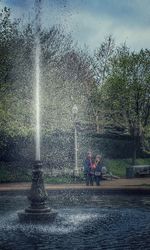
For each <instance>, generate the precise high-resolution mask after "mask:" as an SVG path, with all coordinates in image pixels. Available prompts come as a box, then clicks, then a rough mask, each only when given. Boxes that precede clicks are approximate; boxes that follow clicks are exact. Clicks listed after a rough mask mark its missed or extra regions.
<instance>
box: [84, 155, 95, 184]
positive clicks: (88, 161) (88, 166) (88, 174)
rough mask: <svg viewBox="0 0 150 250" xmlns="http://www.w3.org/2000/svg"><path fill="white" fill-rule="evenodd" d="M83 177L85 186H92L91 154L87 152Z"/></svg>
mask: <svg viewBox="0 0 150 250" xmlns="http://www.w3.org/2000/svg"><path fill="white" fill-rule="evenodd" d="M84 176H85V181H86V185H87V186H89V185H91V186H93V179H94V171H93V170H92V153H91V152H90V151H89V152H88V153H87V157H86V159H85V161H84Z"/></svg>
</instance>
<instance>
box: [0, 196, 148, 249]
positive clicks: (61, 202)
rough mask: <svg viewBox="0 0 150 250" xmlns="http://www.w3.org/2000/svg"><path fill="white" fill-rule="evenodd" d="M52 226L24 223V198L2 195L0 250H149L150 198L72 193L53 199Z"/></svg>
mask: <svg viewBox="0 0 150 250" xmlns="http://www.w3.org/2000/svg"><path fill="white" fill-rule="evenodd" d="M49 203H50V206H51V207H53V208H55V209H56V210H57V211H58V216H57V218H56V221H55V222H54V223H53V224H52V225H32V224H29V225H26V224H24V225H22V224H20V223H19V222H18V217H17V211H19V210H22V209H24V208H25V207H27V199H26V196H24V195H15V194H12V195H4V194H3V195H1V196H0V250H3V249H4V250H5V249H6V250H15V249H17V250H30V249H31V250H32V249H34V250H55V249H65V250H68V249H71V250H77V249H78V250H83V249H84V250H88V249H89V250H90V249H95V250H101V249H107V250H109V249H110V250H111V249H114V250H118V249H120V250H124V249H127V250H130V249H133V250H135V249H138V250H139V249H144V250H149V249H150V237H149V235H150V211H149V208H150V197H149V196H126V195H124V196H121V195H114V196H112V195H100V194H94V193H93V194H92V193H90V194H82V193H76V194H75V195H72V193H65V194H62V193H61V194H60V193H57V192H55V193H54V194H51V195H50V199H49Z"/></svg>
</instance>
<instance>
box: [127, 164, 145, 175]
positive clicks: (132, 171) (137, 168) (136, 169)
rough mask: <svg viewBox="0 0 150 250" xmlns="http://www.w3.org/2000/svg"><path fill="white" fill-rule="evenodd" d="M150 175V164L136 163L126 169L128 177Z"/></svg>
mask: <svg viewBox="0 0 150 250" xmlns="http://www.w3.org/2000/svg"><path fill="white" fill-rule="evenodd" d="M149 175H150V165H134V166H130V167H128V168H127V169H126V177H127V178H132V177H142V176H149Z"/></svg>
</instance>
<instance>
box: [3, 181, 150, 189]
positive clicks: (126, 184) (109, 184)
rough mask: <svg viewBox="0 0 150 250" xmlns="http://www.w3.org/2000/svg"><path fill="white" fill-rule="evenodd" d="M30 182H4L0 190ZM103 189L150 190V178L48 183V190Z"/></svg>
mask: <svg viewBox="0 0 150 250" xmlns="http://www.w3.org/2000/svg"><path fill="white" fill-rule="evenodd" d="M30 186H31V184H30V183H6V184H5V183H3V184H0V191H14V190H28V189H29V188H30ZM87 188H88V189H102V190H108V189H113V190H116V189H117V190H119V189H124V190H125V189H128V190H134V189H136V190H150V178H134V179H117V180H111V181H110V180H109V181H108V180H107V181H102V183H101V186H98V187H97V186H88V187H87V186H86V185H85V184H46V189H47V190H64V189H87Z"/></svg>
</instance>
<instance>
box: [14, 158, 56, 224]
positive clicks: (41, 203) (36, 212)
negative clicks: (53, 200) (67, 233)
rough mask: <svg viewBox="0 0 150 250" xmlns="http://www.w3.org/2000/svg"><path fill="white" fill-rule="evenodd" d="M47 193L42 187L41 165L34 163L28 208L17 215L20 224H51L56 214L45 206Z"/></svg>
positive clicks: (37, 162)
mask: <svg viewBox="0 0 150 250" xmlns="http://www.w3.org/2000/svg"><path fill="white" fill-rule="evenodd" d="M47 198H48V195H47V192H46V190H45V187H44V181H43V170H42V163H41V162H40V161H36V162H35V164H34V168H33V171H32V185H31V190H30V194H29V196H28V199H29V201H30V207H29V208H27V209H25V211H21V212H19V213H18V217H19V221H20V222H22V223H51V222H53V221H54V220H55V218H56V215H57V212H56V211H55V210H53V209H51V208H49V207H48V206H47Z"/></svg>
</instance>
